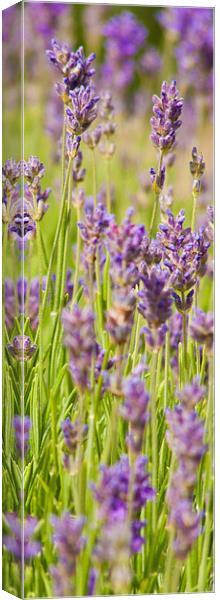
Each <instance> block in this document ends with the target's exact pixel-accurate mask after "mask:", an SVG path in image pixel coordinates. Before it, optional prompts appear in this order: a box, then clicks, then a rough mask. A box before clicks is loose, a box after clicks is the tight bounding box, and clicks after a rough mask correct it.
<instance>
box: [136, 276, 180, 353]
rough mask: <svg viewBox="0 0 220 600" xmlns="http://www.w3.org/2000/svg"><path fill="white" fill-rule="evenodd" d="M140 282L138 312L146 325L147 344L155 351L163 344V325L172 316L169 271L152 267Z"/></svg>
mask: <svg viewBox="0 0 220 600" xmlns="http://www.w3.org/2000/svg"><path fill="white" fill-rule="evenodd" d="M142 281H143V284H144V285H143V288H142V289H141V290H140V291H139V293H138V296H139V298H140V301H139V304H138V310H139V312H140V313H141V315H142V316H143V317H144V319H146V321H147V324H148V327H144V328H143V333H144V334H145V336H146V341H147V344H148V346H150V348H151V349H154V350H156V349H157V348H159V347H160V346H161V345H162V344H163V342H164V337H165V333H166V331H167V327H166V325H165V323H166V321H167V320H168V319H169V317H170V316H171V314H172V301H173V299H172V293H171V289H170V284H169V271H168V270H167V269H162V268H161V267H160V265H153V266H152V267H151V269H150V270H149V272H148V274H145V275H142Z"/></svg>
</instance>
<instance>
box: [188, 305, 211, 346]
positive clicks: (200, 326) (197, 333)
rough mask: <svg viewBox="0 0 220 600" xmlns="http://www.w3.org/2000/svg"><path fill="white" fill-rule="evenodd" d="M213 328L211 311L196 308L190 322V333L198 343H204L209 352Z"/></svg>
mask: <svg viewBox="0 0 220 600" xmlns="http://www.w3.org/2000/svg"><path fill="white" fill-rule="evenodd" d="M213 328H214V317H213V313H212V312H208V313H205V312H203V311H202V310H199V309H196V310H195V311H194V315H193V318H192V321H191V324H190V335H191V337H192V338H193V340H195V341H196V342H198V343H199V344H202V345H203V344H204V345H205V346H206V348H207V350H208V351H209V352H211V351H212V348H213V335H214V332H213Z"/></svg>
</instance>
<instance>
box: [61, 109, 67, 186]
mask: <svg viewBox="0 0 220 600" xmlns="http://www.w3.org/2000/svg"><path fill="white" fill-rule="evenodd" d="M65 116H66V106H65V104H64V115H63V134H62V165H61V192H62V191H63V186H64V181H65V159H66V156H65V154H66V153H65V150H66V121H65Z"/></svg>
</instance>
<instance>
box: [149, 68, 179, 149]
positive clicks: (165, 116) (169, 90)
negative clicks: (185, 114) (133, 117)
mask: <svg viewBox="0 0 220 600" xmlns="http://www.w3.org/2000/svg"><path fill="white" fill-rule="evenodd" d="M182 109H183V99H182V98H180V95H179V91H178V89H177V87H176V81H175V80H173V81H172V82H171V83H170V84H168V83H167V82H166V81H164V82H163V83H162V86H161V95H160V97H159V96H156V95H154V96H153V113H154V116H153V117H152V118H151V128H152V133H151V141H152V142H153V145H154V146H155V147H156V148H159V149H160V150H164V151H165V150H166V151H167V150H170V149H171V148H172V147H173V145H174V143H175V140H176V131H177V129H179V127H180V126H181V123H182V121H181V120H180V116H181V113H182Z"/></svg>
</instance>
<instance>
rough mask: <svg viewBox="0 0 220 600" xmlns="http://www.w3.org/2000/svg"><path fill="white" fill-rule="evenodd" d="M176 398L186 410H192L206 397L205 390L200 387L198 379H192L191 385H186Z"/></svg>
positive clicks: (202, 386)
mask: <svg viewBox="0 0 220 600" xmlns="http://www.w3.org/2000/svg"><path fill="white" fill-rule="evenodd" d="M176 395H177V398H178V399H179V400H180V402H181V404H182V405H183V406H185V407H186V408H187V409H188V410H192V409H193V408H194V407H195V405H197V404H199V402H201V400H202V399H203V398H204V397H205V395H206V388H205V386H204V385H200V377H199V376H198V377H194V379H193V382H192V383H191V384H186V385H184V387H183V388H182V390H179V391H178V392H177V393H176Z"/></svg>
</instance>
